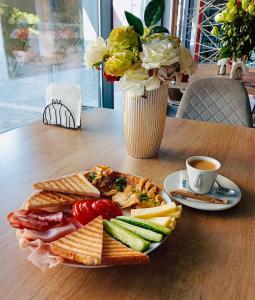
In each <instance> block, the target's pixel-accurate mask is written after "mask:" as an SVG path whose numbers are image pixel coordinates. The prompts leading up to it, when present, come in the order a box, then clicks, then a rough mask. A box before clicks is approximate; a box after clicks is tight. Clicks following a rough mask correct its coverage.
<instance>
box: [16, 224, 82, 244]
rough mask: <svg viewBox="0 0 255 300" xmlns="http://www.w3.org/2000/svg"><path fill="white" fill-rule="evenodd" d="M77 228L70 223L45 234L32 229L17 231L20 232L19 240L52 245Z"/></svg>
mask: <svg viewBox="0 0 255 300" xmlns="http://www.w3.org/2000/svg"><path fill="white" fill-rule="evenodd" d="M76 228H77V227H76V226H75V225H74V224H73V223H68V224H65V225H62V226H58V227H54V228H51V229H49V230H47V231H43V232H40V231H36V230H30V229H19V230H17V231H18V232H19V238H23V239H26V240H28V241H33V240H36V239H40V240H41V241H43V242H46V243H50V242H52V241H55V240H57V239H59V238H60V237H62V236H64V235H67V234H68V233H71V232H73V231H74V230H76Z"/></svg>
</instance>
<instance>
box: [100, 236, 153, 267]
mask: <svg viewBox="0 0 255 300" xmlns="http://www.w3.org/2000/svg"><path fill="white" fill-rule="evenodd" d="M149 262H150V258H149V256H148V255H146V254H144V253H141V252H138V251H135V250H133V249H130V248H128V247H127V246H125V245H123V244H122V243H121V242H118V241H116V240H115V239H113V238H112V237H111V236H109V235H108V234H107V233H105V232H104V238H103V254H102V264H103V265H130V264H133V265H136V264H137V265H138V264H147V263H149Z"/></svg>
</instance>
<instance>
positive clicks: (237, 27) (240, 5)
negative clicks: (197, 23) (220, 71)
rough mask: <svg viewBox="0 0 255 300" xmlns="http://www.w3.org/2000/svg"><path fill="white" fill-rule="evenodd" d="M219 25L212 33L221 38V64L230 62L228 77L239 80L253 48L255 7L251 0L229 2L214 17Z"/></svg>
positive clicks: (254, 42)
mask: <svg viewBox="0 0 255 300" xmlns="http://www.w3.org/2000/svg"><path fill="white" fill-rule="evenodd" d="M215 21H216V22H217V23H219V25H217V26H214V27H213V31H212V33H213V34H214V35H218V36H220V38H221V45H222V46H221V49H220V58H221V59H222V60H221V62H226V61H227V60H229V59H230V60H231V61H232V70H231V73H230V77H232V78H235V79H240V76H241V75H242V73H243V72H245V71H246V70H247V68H246V65H245V64H246V61H247V60H248V59H249V58H250V56H251V55H252V51H253V50H254V48H255V5H254V2H253V0H242V1H241V0H229V1H228V3H227V4H226V7H225V9H224V10H223V11H222V12H220V13H219V14H217V15H216V16H215Z"/></svg>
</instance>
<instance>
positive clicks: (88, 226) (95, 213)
mask: <svg viewBox="0 0 255 300" xmlns="http://www.w3.org/2000/svg"><path fill="white" fill-rule="evenodd" d="M33 188H34V190H35V191H34V192H33V193H32V194H31V195H30V196H29V197H28V198H27V199H26V201H25V202H24V203H23V205H22V207H21V208H20V209H18V210H15V211H12V212H10V213H9V214H8V216H7V220H8V222H9V224H10V225H11V227H12V228H14V229H16V236H17V238H18V240H19V245H20V247H21V248H22V249H23V248H29V249H30V254H29V256H28V259H29V260H30V261H31V262H32V263H33V264H34V265H36V266H37V267H39V268H41V269H47V268H51V267H54V266H56V265H58V264H63V265H67V266H71V267H78V268H102V267H103V268H104V267H109V266H113V265H114V266H116V265H123V264H146V263H149V261H150V260H149V256H148V255H147V254H149V253H150V252H152V251H154V250H155V249H156V248H157V247H159V246H160V245H161V244H162V243H163V242H164V241H165V240H166V239H167V237H168V235H169V234H170V233H171V232H172V231H173V230H174V228H175V224H176V218H180V216H181V210H182V207H181V205H178V206H177V205H176V204H175V203H174V202H173V201H172V200H171V197H169V195H168V194H167V193H166V192H165V191H162V190H161V189H160V188H159V187H158V186H157V185H156V184H154V183H153V182H151V181H150V180H149V179H148V178H144V177H140V176H137V175H132V174H129V173H122V172H119V171H117V170H113V169H112V168H110V167H108V166H100V165H96V166H95V167H94V168H92V169H89V170H86V171H82V172H77V173H72V174H67V175H64V176H62V177H59V178H54V179H49V180H46V181H41V182H36V183H34V184H33Z"/></svg>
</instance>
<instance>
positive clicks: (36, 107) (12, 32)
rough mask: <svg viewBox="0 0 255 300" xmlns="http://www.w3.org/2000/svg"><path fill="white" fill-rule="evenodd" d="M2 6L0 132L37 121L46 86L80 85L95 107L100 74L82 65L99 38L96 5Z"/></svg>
mask: <svg viewBox="0 0 255 300" xmlns="http://www.w3.org/2000/svg"><path fill="white" fill-rule="evenodd" d="M11 3H15V4H16V6H15V5H11V4H10V1H5V3H2V4H1V6H0V9H1V10H0V15H1V24H0V52H1V53H0V66H1V75H0V89H1V95H0V132H1V131H3V130H6V129H9V128H11V127H15V126H17V125H19V124H22V123H24V122H27V121H30V120H32V119H35V118H41V113H42V110H43V107H44V103H45V99H44V98H45V91H46V87H47V86H48V84H49V83H51V82H61V83H75V84H80V85H81V87H82V90H83V97H84V103H83V104H84V105H86V106H99V101H100V99H99V92H98V91H99V89H98V87H99V73H98V72H96V71H93V70H90V69H86V68H85V67H84V66H83V57H84V51H86V46H87V45H88V44H89V42H90V41H91V40H92V39H94V38H95V37H96V36H97V35H98V6H97V1H89V0H80V1H77V0H27V1H12V2H11Z"/></svg>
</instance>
